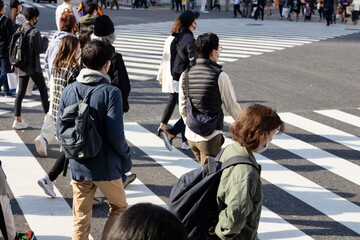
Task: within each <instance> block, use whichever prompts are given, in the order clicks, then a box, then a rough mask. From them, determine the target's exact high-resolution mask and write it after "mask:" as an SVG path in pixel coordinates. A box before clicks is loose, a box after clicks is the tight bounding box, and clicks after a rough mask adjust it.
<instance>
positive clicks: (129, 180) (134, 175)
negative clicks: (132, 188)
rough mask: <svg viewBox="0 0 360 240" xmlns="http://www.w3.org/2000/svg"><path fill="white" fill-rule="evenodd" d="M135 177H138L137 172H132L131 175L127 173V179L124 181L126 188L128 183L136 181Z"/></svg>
mask: <svg viewBox="0 0 360 240" xmlns="http://www.w3.org/2000/svg"><path fill="white" fill-rule="evenodd" d="M135 179H136V174H135V173H131V174H129V175H126V180H125V181H123V184H124V188H126V186H127V185H129V184H130V183H132V182H133V181H135Z"/></svg>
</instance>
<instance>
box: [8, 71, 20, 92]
mask: <svg viewBox="0 0 360 240" xmlns="http://www.w3.org/2000/svg"><path fill="white" fill-rule="evenodd" d="M6 75H7V81H8V84H9V90H10V91H15V90H16V86H17V83H18V76H17V75H16V73H14V72H12V73H7V74H6Z"/></svg>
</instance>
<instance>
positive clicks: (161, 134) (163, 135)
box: [160, 132, 173, 151]
mask: <svg viewBox="0 0 360 240" xmlns="http://www.w3.org/2000/svg"><path fill="white" fill-rule="evenodd" d="M160 137H161V138H162V140H163V141H164V144H165V147H166V148H167V149H168V150H169V151H172V150H173V146H172V145H171V144H170V142H169V140H168V139H167V136H166V134H165V133H163V132H161V133H160Z"/></svg>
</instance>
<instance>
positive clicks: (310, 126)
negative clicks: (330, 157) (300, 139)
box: [279, 113, 360, 151]
mask: <svg viewBox="0 0 360 240" xmlns="http://www.w3.org/2000/svg"><path fill="white" fill-rule="evenodd" d="M279 116H280V118H281V119H282V120H283V121H284V122H286V123H288V124H291V125H293V126H295V127H298V128H301V129H303V130H306V131H308V132H311V133H314V134H316V135H320V136H322V137H324V138H327V139H330V140H331V141H334V142H337V143H340V144H342V145H344V146H346V147H348V148H351V149H354V150H356V151H360V139H359V138H358V137H356V136H354V135H351V134H349V133H346V132H343V131H340V130H338V129H335V128H332V127H329V126H326V125H324V124H321V123H318V122H315V121H312V120H310V119H307V118H304V117H301V116H299V115H296V114H294V113H280V114H279Z"/></svg>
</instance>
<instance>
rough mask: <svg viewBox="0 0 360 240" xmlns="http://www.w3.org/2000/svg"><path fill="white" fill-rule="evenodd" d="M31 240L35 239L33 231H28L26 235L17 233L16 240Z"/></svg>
mask: <svg viewBox="0 0 360 240" xmlns="http://www.w3.org/2000/svg"><path fill="white" fill-rule="evenodd" d="M22 239H24V240H31V239H34V232H33V231H27V232H24V233H16V236H15V240H22Z"/></svg>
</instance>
